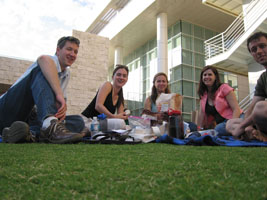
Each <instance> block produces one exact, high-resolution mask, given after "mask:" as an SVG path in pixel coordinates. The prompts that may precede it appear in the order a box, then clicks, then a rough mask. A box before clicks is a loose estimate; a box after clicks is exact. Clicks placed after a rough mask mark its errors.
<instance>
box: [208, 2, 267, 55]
mask: <svg viewBox="0 0 267 200" xmlns="http://www.w3.org/2000/svg"><path fill="white" fill-rule="evenodd" d="M266 12H267V0H252V1H251V2H250V4H249V5H248V6H247V8H246V9H245V10H244V11H243V12H242V13H240V15H239V16H238V17H237V18H236V19H235V20H234V22H233V23H232V24H231V25H230V26H229V27H228V28H227V29H226V30H225V31H224V32H222V33H221V34H219V35H216V36H214V37H212V38H210V39H209V40H206V41H205V42H204V43H205V59H206V60H207V59H210V58H212V57H215V56H217V55H219V54H222V53H224V52H226V51H228V50H229V49H230V48H231V47H232V46H233V45H234V44H235V43H236V42H237V41H238V40H239V39H240V38H241V37H242V36H243V35H244V34H245V32H246V31H247V30H249V29H250V28H251V27H252V26H253V24H254V23H255V22H256V21H257V20H258V19H259V18H260V17H261V16H262V15H263V14H264V13H266Z"/></svg>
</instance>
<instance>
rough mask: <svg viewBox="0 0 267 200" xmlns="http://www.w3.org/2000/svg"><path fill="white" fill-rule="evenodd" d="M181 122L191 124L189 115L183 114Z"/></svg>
mask: <svg viewBox="0 0 267 200" xmlns="http://www.w3.org/2000/svg"><path fill="white" fill-rule="evenodd" d="M183 120H184V121H185V122H191V121H192V120H191V114H185V113H183Z"/></svg>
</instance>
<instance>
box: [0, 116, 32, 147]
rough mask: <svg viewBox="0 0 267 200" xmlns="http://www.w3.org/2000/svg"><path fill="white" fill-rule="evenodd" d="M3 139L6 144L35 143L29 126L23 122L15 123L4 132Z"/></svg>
mask: <svg viewBox="0 0 267 200" xmlns="http://www.w3.org/2000/svg"><path fill="white" fill-rule="evenodd" d="M2 139H3V142H5V143H23V142H35V138H34V137H33V135H32V134H31V132H30V128H29V125H28V124H27V123H25V122H22V121H15V122H13V123H12V124H11V126H10V127H6V128H4V130H3V131H2Z"/></svg>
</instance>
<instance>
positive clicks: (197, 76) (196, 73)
mask: <svg viewBox="0 0 267 200" xmlns="http://www.w3.org/2000/svg"><path fill="white" fill-rule="evenodd" d="M200 74H201V69H198V68H195V81H197V82H199V81H200Z"/></svg>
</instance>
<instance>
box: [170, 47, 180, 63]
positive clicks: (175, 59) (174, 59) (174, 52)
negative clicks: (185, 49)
mask: <svg viewBox="0 0 267 200" xmlns="http://www.w3.org/2000/svg"><path fill="white" fill-rule="evenodd" d="M181 64H182V57H181V49H179V48H178V49H173V50H172V67H175V66H178V65H181Z"/></svg>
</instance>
